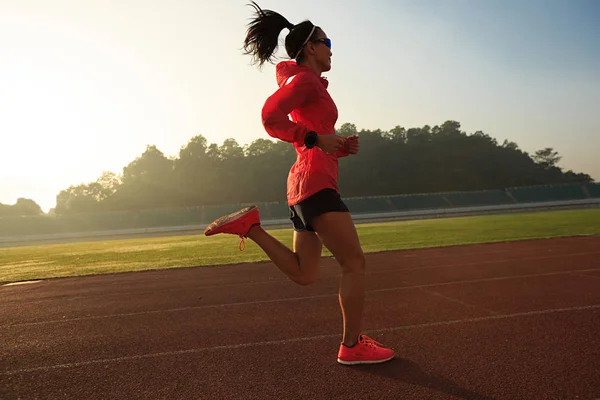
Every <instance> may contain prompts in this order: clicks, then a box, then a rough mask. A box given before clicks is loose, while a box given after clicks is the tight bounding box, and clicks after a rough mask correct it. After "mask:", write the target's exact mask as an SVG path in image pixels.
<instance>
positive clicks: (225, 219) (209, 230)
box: [204, 206, 258, 236]
mask: <svg viewBox="0 0 600 400" xmlns="http://www.w3.org/2000/svg"><path fill="white" fill-rule="evenodd" d="M257 208H258V207H256V206H250V207H246V208H243V209H241V210H240V211H236V212H234V213H231V214H227V215H224V216H222V217H220V218H218V219H216V220H214V221H213V222H212V223H211V224H210V225H208V226H207V227H206V229H205V230H204V234H205V235H206V236H210V235H215V234H217V233H219V232H214V231H215V230H217V229H220V228H223V227H224V226H225V225H227V224H229V223H232V222H235V221H236V220H238V219H240V218H242V217H244V216H246V215H248V214H250V213H251V212H253V211H254V210H256V209H257Z"/></svg>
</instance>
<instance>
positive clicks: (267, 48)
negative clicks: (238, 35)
mask: <svg viewBox="0 0 600 400" xmlns="http://www.w3.org/2000/svg"><path fill="white" fill-rule="evenodd" d="M250 5H251V6H252V7H254V9H255V10H256V17H255V18H254V19H253V20H252V22H250V23H249V24H248V31H247V34H246V39H245V40H244V54H248V55H252V58H253V61H254V63H257V62H258V64H259V66H261V67H262V65H263V64H264V63H265V62H272V58H273V54H274V53H275V50H277V47H278V41H279V34H280V33H281V31H282V30H283V29H285V28H287V29H289V30H290V33H288V34H287V36H286V37H285V50H286V52H287V54H288V56H289V57H290V58H291V59H293V58H296V60H297V61H301V60H302V55H301V54H300V55H299V56H298V57H296V54H297V53H298V52H299V51H300V50H301V49H302V47H303V45H304V43H305V41H306V40H307V37H308V35H309V34H310V32H311V30H312V29H313V27H314V28H315V30H314V32H313V34H312V35H311V37H310V40H313V39H314V38H316V36H317V34H318V31H319V29H320V28H319V27H318V26H314V25H313V23H312V22H310V21H309V20H305V21H303V22H301V23H299V24H298V25H294V24H292V23H291V22H289V21H288V20H287V19H286V18H285V17H284V16H283V15H281V14H279V13H276V12H275V11H271V10H263V9H261V8H260V7H259V6H258V4H256V3H255V2H254V1H252V4H250Z"/></svg>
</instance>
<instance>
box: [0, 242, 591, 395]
mask: <svg viewBox="0 0 600 400" xmlns="http://www.w3.org/2000/svg"><path fill="white" fill-rule="evenodd" d="M232 251H237V248H236V246H235V243H233V241H232ZM367 259H368V271H369V272H368V294H367V305H366V317H365V325H366V326H365V328H366V329H367V330H368V333H370V334H371V335H372V336H373V337H374V338H376V339H379V340H381V341H383V342H384V343H386V344H388V345H390V346H392V347H394V348H395V349H396V350H397V351H398V353H399V356H398V358H397V359H395V360H393V361H391V362H389V363H387V364H382V365H376V366H360V367H345V366H341V365H339V364H337V363H336V352H337V348H338V344H339V341H340V334H339V333H340V329H341V317H340V312H339V306H338V300H337V297H336V291H337V285H338V279H339V268H338V267H337V266H336V264H335V263H334V262H333V261H332V260H331V259H326V260H324V262H323V267H322V270H321V272H322V273H321V279H320V280H319V282H318V283H317V284H315V285H313V286H309V287H300V286H296V285H294V284H292V283H291V282H289V281H287V280H286V279H285V277H284V276H283V275H282V274H281V273H280V272H279V271H278V270H277V269H276V268H275V267H274V266H273V265H271V264H269V263H264V264H254V265H234V266H224V267H211V268H206V267H205V268H186V269H175V270H163V271H153V272H142V273H127V274H116V275H103V276H94V277H85V278H69V279H57V280H50V281H44V282H40V283H36V284H31V285H21V286H5V287H0V300H1V301H0V399H2V400H9V399H78V400H79V399H86V400H91V399H279V400H282V399H394V400H395V399H527V400H534V399H561V400H563V399H600V372H599V371H600V237H581V238H571V239H566V238H565V239H553V240H539V241H523V242H517V243H502V244H487V245H474V246H462V247H452V248H445V249H427V250H419V251H404V252H397V253H379V254H372V255H369V256H368V257H367Z"/></svg>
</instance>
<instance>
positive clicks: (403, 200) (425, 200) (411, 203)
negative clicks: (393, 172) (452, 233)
mask: <svg viewBox="0 0 600 400" xmlns="http://www.w3.org/2000/svg"><path fill="white" fill-rule="evenodd" d="M390 200H391V202H392V204H393V205H394V207H395V208H396V210H398V211H409V210H425V209H432V208H446V207H450V204H449V203H448V202H447V201H446V200H444V198H443V197H442V196H441V195H440V194H410V195H404V196H391V197H390Z"/></svg>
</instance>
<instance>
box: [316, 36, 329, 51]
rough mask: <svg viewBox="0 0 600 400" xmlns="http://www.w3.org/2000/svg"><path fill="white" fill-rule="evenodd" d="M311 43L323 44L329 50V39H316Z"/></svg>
mask: <svg viewBox="0 0 600 400" xmlns="http://www.w3.org/2000/svg"><path fill="white" fill-rule="evenodd" d="M313 42H318V43H324V44H325V46H327V47H329V48H330V49H331V39H329V38H324V39H317V40H314V41H313Z"/></svg>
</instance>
